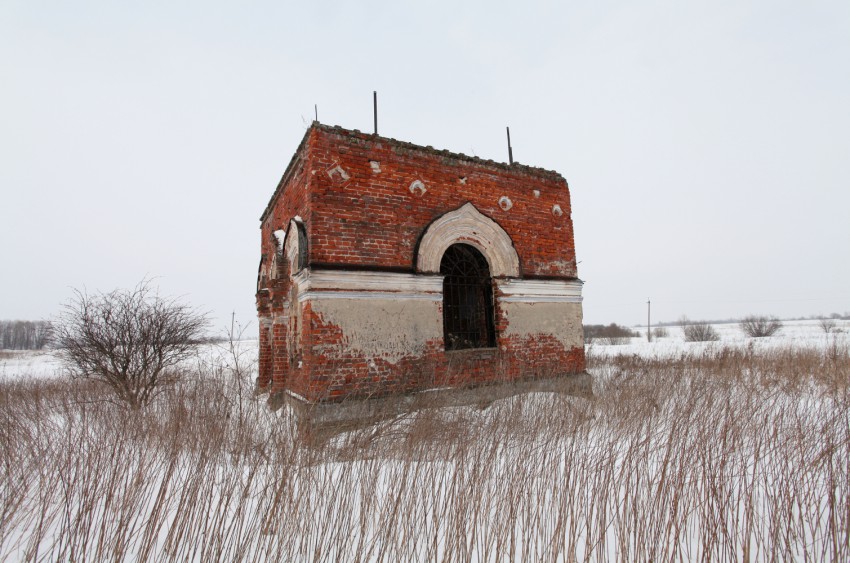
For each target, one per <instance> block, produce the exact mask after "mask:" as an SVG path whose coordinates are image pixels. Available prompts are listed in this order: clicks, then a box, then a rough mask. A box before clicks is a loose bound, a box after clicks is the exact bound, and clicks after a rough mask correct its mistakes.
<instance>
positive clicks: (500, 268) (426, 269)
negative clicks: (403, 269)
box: [416, 203, 520, 278]
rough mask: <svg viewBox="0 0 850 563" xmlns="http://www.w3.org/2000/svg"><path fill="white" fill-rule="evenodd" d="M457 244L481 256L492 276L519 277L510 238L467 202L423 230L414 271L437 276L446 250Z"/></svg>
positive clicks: (515, 254)
mask: <svg viewBox="0 0 850 563" xmlns="http://www.w3.org/2000/svg"><path fill="white" fill-rule="evenodd" d="M459 242H460V243H464V244H468V245H470V246H472V247H474V248H476V249H477V250H478V251H479V252H481V254H483V255H484V257H485V258H486V259H487V263H488V264H489V266H490V275H492V276H493V277H495V278H518V277H520V271H519V256H518V255H517V252H516V249H515V248H514V244H513V241H512V240H511V237H510V236H509V235H508V233H506V232H505V230H504V229H503V228H502V227H500V226H499V224H498V223H496V222H495V221H493V220H492V219H490V218H489V217H487V216H486V215H484V214H482V213H481V212H480V211H478V210H477V209H476V208H475V206H474V205H472V204H471V203H467V204H466V205H463V206H462V207H460V208H458V209H455V210H454V211H451V212H449V213H446V214H445V215H443V216H441V217H439V218H438V219H436V220H434V222H432V223H431V224H430V225H429V226H428V228H427V229H425V234H424V235H422V240H421V241H420V242H419V251H418V252H417V254H416V271H417V272H419V273H423V274H439V273H440V262H441V261H442V259H443V255H444V254H445V252H446V249H448V248H449V247H450V246H451V245H453V244H455V243H459Z"/></svg>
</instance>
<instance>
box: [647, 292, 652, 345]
mask: <svg viewBox="0 0 850 563" xmlns="http://www.w3.org/2000/svg"><path fill="white" fill-rule="evenodd" d="M649 310H650V303H649V297H647V298H646V341H647V342H652V333H651V332H650V330H649V329H650V327H651V326H652V325H651V323H650V322H649Z"/></svg>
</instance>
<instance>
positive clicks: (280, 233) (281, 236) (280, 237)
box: [272, 229, 286, 250]
mask: <svg viewBox="0 0 850 563" xmlns="http://www.w3.org/2000/svg"><path fill="white" fill-rule="evenodd" d="M272 234H273V235H274V238H275V240H276V241H277V249H278V250H282V249H283V243H284V242H286V231H284V230H283V229H278V230H276V231H275V232H273V233H272Z"/></svg>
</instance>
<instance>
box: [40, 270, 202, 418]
mask: <svg viewBox="0 0 850 563" xmlns="http://www.w3.org/2000/svg"><path fill="white" fill-rule="evenodd" d="M207 322H208V321H207V318H206V316H205V315H204V314H202V313H199V312H197V311H195V310H193V309H191V308H190V307H188V306H187V305H184V304H182V303H180V302H178V301H177V300H175V299H170V298H163V297H160V296H159V294H158V293H156V292H155V291H154V290H153V289H152V288H151V285H150V283H149V282H148V281H147V280H145V281H142V282H141V283H139V284H138V285H137V286H136V287H135V288H133V289H129V290H122V289H118V290H115V291H112V292H110V293H97V294H94V295H89V294H88V293H86V292H85V291H79V290H75V292H74V297H73V298H72V299H71V300H70V301H69V302H68V303H66V304H65V305H64V306H63V309H62V312H61V313H60V315H59V318H58V320H57V322H56V325H55V334H56V348H57V351H56V354H57V356H58V357H59V358H60V359H62V360H63V361H64V363H65V366H66V368H67V370H68V371H69V373H70V374H71V376H73V377H76V378H84V379H93V380H95V381H99V382H102V383H105V384H106V385H108V386H109V387H110V388H111V389H112V390H113V391H114V392H115V395H116V396H117V397H118V398H119V399H120V400H121V401H123V402H125V403H126V404H127V405H129V406H130V407H132V408H133V409H138V408H141V407H143V406H144V405H146V404H148V403H149V402H150V401H151V400H152V399H153V398H154V396H155V395H156V394H157V393H158V392H160V391H161V390H162V388H163V387H165V386H167V385H169V384H172V383H174V381H175V380H176V379H177V377H178V375H179V372H178V370H177V369H176V368H177V366H178V364H179V363H180V362H182V361H184V360H186V359H187V358H189V357H191V356H192V355H194V353H195V341H196V340H197V339H199V338H200V337H201V336H202V333H203V331H204V329H205V327H206V326H207Z"/></svg>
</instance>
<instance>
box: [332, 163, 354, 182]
mask: <svg viewBox="0 0 850 563" xmlns="http://www.w3.org/2000/svg"><path fill="white" fill-rule="evenodd" d="M328 177H329V178H330V179H331V180H333V181H335V182H336V181H339V182H345V181H346V180H348V179H349V178H350V177H351V176H349V175H348V172H346V171H345V170H344V169H343V168H342V166H340V165H339V164H337V165H336V166H333V167H331V168H329V169H328Z"/></svg>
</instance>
